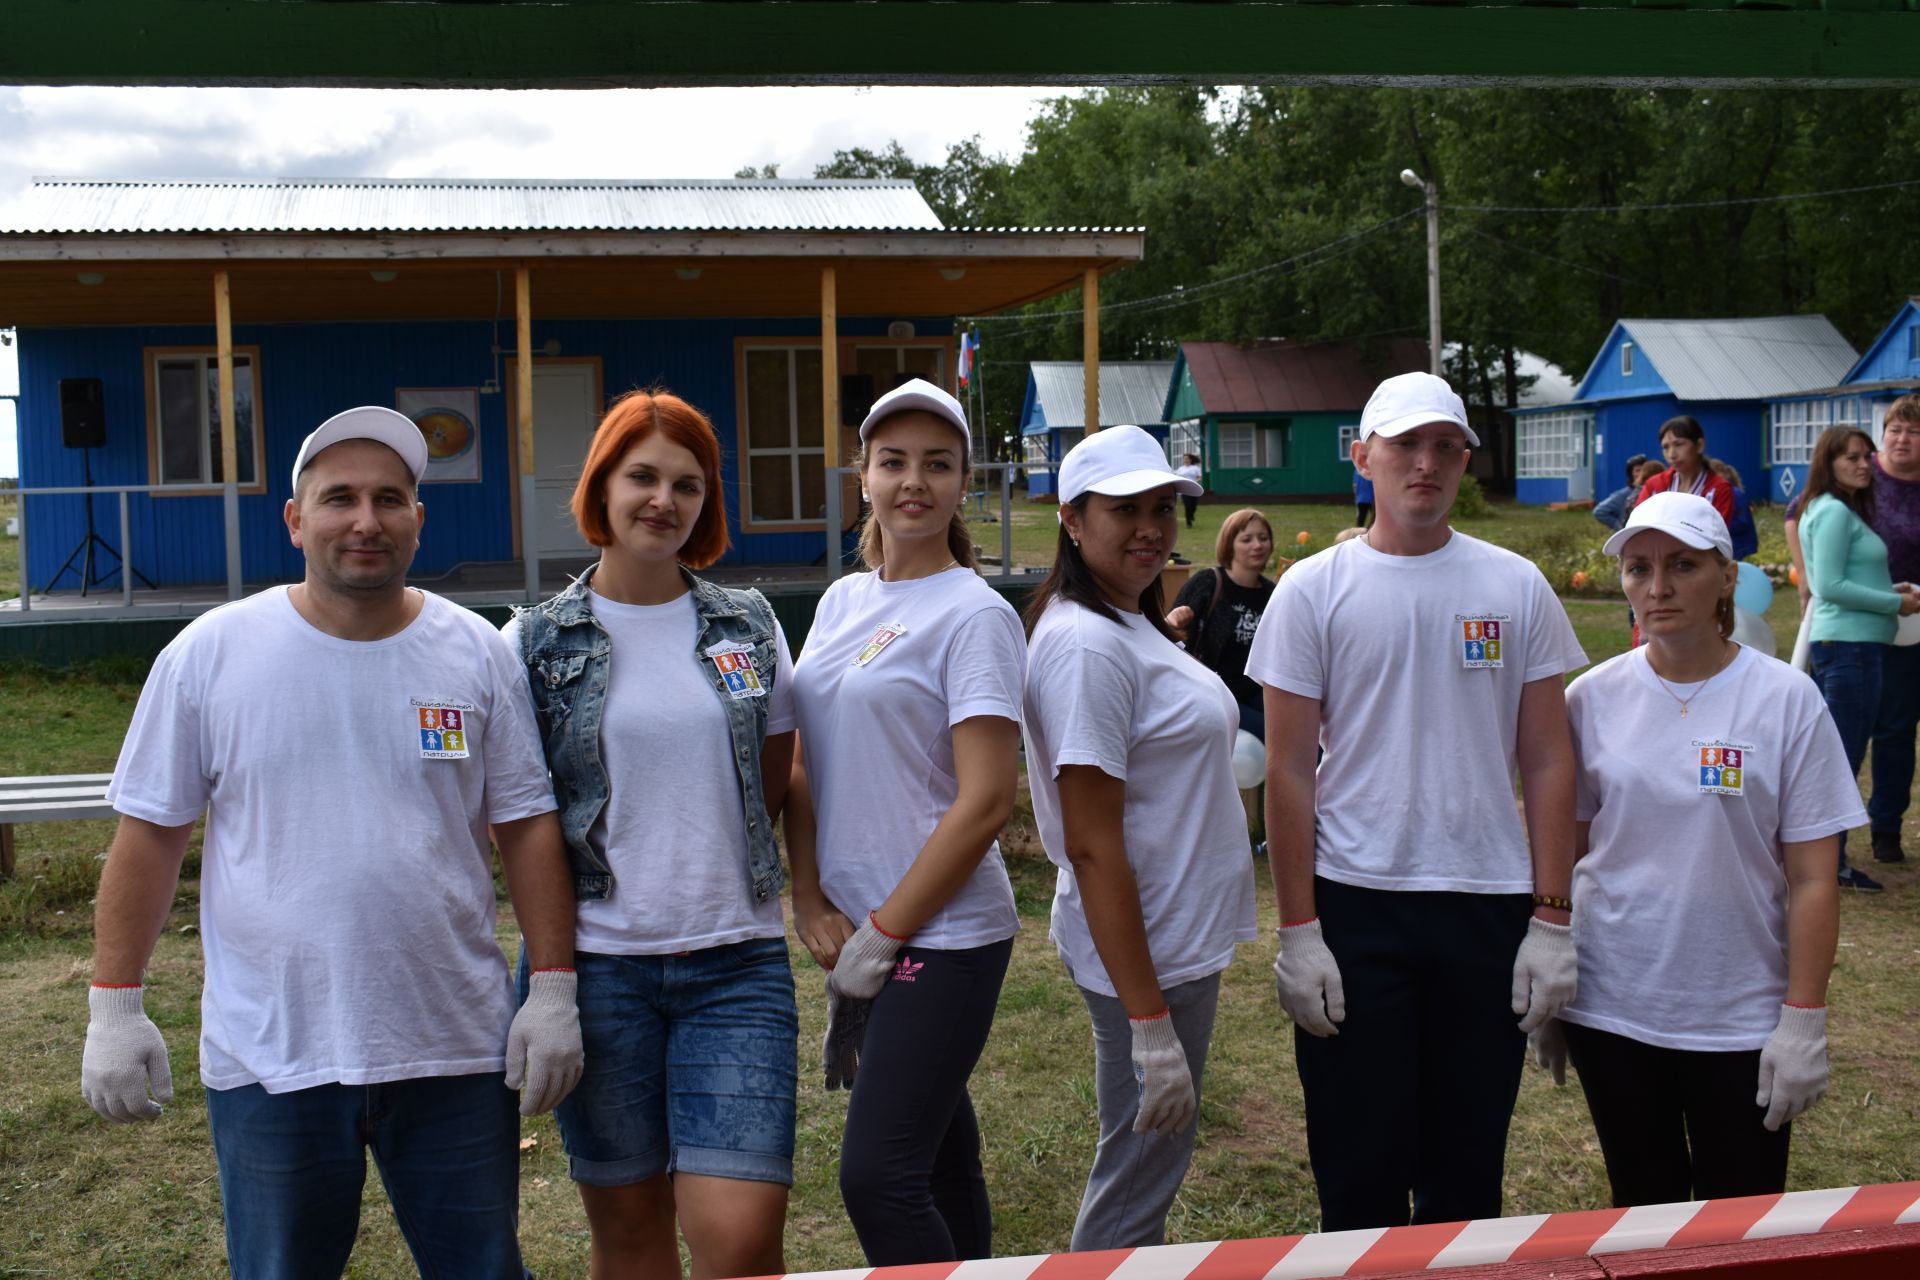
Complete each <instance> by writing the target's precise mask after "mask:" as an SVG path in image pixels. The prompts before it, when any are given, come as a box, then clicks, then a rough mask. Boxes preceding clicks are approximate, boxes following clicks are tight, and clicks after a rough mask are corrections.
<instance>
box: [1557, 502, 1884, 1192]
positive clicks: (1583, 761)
mask: <svg viewBox="0 0 1920 1280" xmlns="http://www.w3.org/2000/svg"><path fill="white" fill-rule="evenodd" d="M1606 549H1607V551H1608V552H1609V553H1611V554H1614V555H1617V556H1619V557H1620V582H1621V586H1622V587H1623V588H1625V590H1626V593H1627V599H1628V601H1629V603H1631V604H1632V605H1633V609H1634V613H1635V615H1636V616H1637V617H1638V618H1639V619H1640V631H1641V634H1642V636H1644V637H1645V639H1646V643H1645V644H1643V645H1642V646H1641V647H1639V648H1637V649H1633V650H1630V651H1629V652H1627V653H1624V654H1622V655H1621V656H1619V657H1617V658H1614V659H1612V660H1610V661H1608V662H1603V663H1601V664H1600V665H1599V666H1597V667H1595V668H1594V669H1593V670H1592V671H1589V672H1588V673H1587V674H1585V675H1583V676H1581V677H1580V678H1579V679H1578V680H1576V681H1574V683H1573V686H1572V688H1571V689H1570V690H1569V691H1568V694H1567V703H1568V709H1569V713H1570V715H1571V718H1572V722H1573V733H1574V745H1575V751H1576V753H1577V755H1578V758H1579V774H1578V780H1577V791H1578V798H1577V802H1576V805H1577V807H1576V813H1575V816H1576V819H1577V824H1578V825H1577V826H1576V828H1575V833H1576V834H1575V851H1576V854H1577V856H1578V858H1579V861H1578V862H1577V863H1576V864H1575V868H1574V875H1573V927H1574V932H1575V934H1576V936H1578V938H1579V939H1580V947H1579V963H1580V981H1579V990H1578V994H1577V995H1576V996H1575V997H1574V999H1573V1001H1572V1003H1570V1004H1569V1005H1567V1007H1566V1008H1565V1009H1563V1010H1562V1011H1561V1013H1560V1017H1559V1022H1549V1023H1547V1024H1545V1025H1544V1026H1543V1027H1542V1028H1540V1030H1539V1031H1537V1032H1535V1034H1534V1036H1533V1050H1534V1056H1535V1059H1536V1060H1537V1061H1539V1062H1540V1063H1541V1065H1543V1066H1546V1067H1548V1068H1549V1069H1551V1070H1553V1071H1554V1073H1555V1076H1556V1078H1560V1079H1563V1078H1564V1072H1565V1067H1564V1064H1565V1060H1566V1055H1567V1053H1568V1052H1569V1051H1570V1052H1571V1054H1572V1057H1573V1064H1574V1066H1575V1067H1576V1068H1577V1069H1578V1071H1579V1073H1580V1084H1581V1087H1582V1088H1583V1089H1584V1090H1585V1091H1586V1095H1587V1105H1588V1107H1589V1109H1590V1110H1591V1111H1592V1113H1593V1123H1594V1128H1595V1129H1596V1130H1597V1131H1598V1133H1599V1135H1600V1147H1601V1151H1602V1153H1603V1154H1604V1155H1605V1157H1606V1162H1607V1176H1608V1178H1609V1179H1610V1180H1611V1182H1612V1184H1613V1198H1614V1203H1615V1204H1617V1205H1633V1204H1656V1203H1666V1202H1669V1201H1679V1200H1688V1199H1695V1198H1698V1199H1706V1198H1710V1197H1724V1196H1745V1195H1761V1194H1767V1193H1772V1192H1778V1191H1781V1190H1783V1189H1784V1188H1785V1186H1786V1178H1787V1143H1788V1132H1789V1131H1788V1122H1789V1121H1791V1120H1792V1119H1793V1118H1794V1117H1795V1116H1797V1115H1799V1114H1800V1113H1801V1112H1803V1111H1805V1110H1806V1109H1807V1108H1808V1107H1810V1106H1812V1105H1813V1104H1814V1103H1815V1102H1817V1101H1818V1100H1819V1099H1820V1096H1821V1095H1822V1094H1823V1093H1825V1092H1826V1088H1827V1040H1826V998H1827V977H1828V975H1829V973H1831V971H1832V969H1833V956H1834V945H1835V939H1836V938H1837V936H1838V934H1839V927H1840V916H1839V890H1838V887H1837V886H1836V885H1835V883H1834V876H1833V866H1834V857H1835V852H1836V843H1837V839H1838V833H1840V832H1843V831H1845V830H1846V829H1847V828H1849V827H1854V826H1859V825H1861V824H1862V823H1864V822H1865V821H1866V814H1865V812H1864V810H1863V809H1862V808H1861V805H1860V792H1859V789H1858V788H1857V787H1856V785H1855V783H1854V779H1853V772H1852V770H1850V769H1849V768H1848V767H1847V759H1846V752H1845V751H1844V750H1843V749H1842V747H1841V744H1840V735H1839V733H1838V732H1837V731H1836V730H1835V728H1834V726H1833V720H1832V718H1831V717H1830V716H1828V715H1827V711H1826V707H1825V705H1824V704H1823V703H1822V702H1821V699H1820V694H1819V691H1818V690H1817V689H1815V688H1814V685H1813V681H1811V680H1809V679H1808V678H1807V677H1806V676H1805V675H1803V674H1801V673H1800V672H1798V671H1795V670H1794V669H1793V668H1792V667H1789V666H1788V665H1787V664H1785V663H1783V662H1776V661H1774V660H1772V659H1770V658H1768V657H1766V656H1764V655H1762V654H1758V653H1754V652H1751V651H1750V650H1748V649H1745V648H1743V647H1742V646H1740V645H1739V644H1736V643H1734V642H1733V641H1732V640H1730V639H1729V638H1728V637H1729V636H1730V635H1731V634H1732V631H1733V590H1734V585H1735V583H1736V582H1737V581H1738V577H1737V575H1736V573H1735V571H1734V570H1735V565H1734V562H1733V557H1732V543H1731V540H1730V538H1729V537H1728V534H1727V527H1726V524H1725V522H1724V521H1723V520H1722V519H1721V518H1720V515H1719V513H1718V512H1717V511H1716V510H1715V509H1714V506H1713V504H1712V503H1710V502H1709V501H1707V499H1705V498H1702V497H1697V496H1695V495H1692V494H1685V493H1658V494H1654V495H1653V496H1651V497H1649V498H1646V499H1645V500H1643V501H1642V502H1641V503H1640V505H1639V506H1637V507H1635V508H1634V510H1633V514H1632V516H1631V517H1630V518H1629V519H1628V521H1627V523H1626V526H1625V527H1624V528H1622V529H1621V530H1620V531H1619V532H1618V533H1615V534H1614V535H1613V536H1612V537H1610V538H1608V539H1607V543H1606ZM1562 1024H1564V1042H1563V1041H1562V1038H1561V1033H1562V1029H1563V1027H1562Z"/></svg>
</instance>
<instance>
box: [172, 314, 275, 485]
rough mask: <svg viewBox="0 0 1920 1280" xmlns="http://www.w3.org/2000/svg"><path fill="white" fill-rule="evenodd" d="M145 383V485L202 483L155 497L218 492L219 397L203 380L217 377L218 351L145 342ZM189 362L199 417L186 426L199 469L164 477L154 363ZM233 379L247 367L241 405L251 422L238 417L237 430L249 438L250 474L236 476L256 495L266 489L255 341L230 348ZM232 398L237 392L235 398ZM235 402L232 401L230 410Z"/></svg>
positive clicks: (260, 393) (260, 386) (261, 382)
mask: <svg viewBox="0 0 1920 1280" xmlns="http://www.w3.org/2000/svg"><path fill="white" fill-rule="evenodd" d="M144 355H145V364H146V383H147V480H148V483H149V484H191V485H204V486H205V488H203V489H199V490H197V491H195V490H174V491H173V492H171V493H157V494H155V495H153V496H154V497H157V498H166V497H190V496H193V494H194V493H195V492H199V493H206V492H215V493H217V492H219V486H220V484H221V477H219V476H217V475H216V474H215V472H216V469H217V468H218V467H219V465H220V445H219V438H218V434H217V432H216V430H215V426H216V421H217V415H218V414H219V411H220V405H219V397H218V395H217V394H214V393H211V392H209V391H208V390H207V388H208V385H209V382H210V381H211V380H212V379H214V378H215V377H217V376H218V370H219V366H220V357H219V353H218V352H216V351H215V350H214V348H212V347H148V348H147V349H146V351H145V352H144ZM168 364H175V365H184V364H191V365H193V366H194V369H195V372H194V385H195V386H196V387H197V388H199V389H201V391H202V394H201V397H200V405H199V408H200V417H199V421H198V422H197V423H195V424H194V425H193V427H192V430H193V431H194V434H195V438H196V440H197V442H198V444H199V451H200V470H199V474H198V475H196V476H195V477H193V478H192V479H181V478H179V477H175V478H174V479H172V480H169V479H167V478H166V474H165V462H164V459H165V458H166V456H167V454H166V444H165V441H163V440H162V439H161V435H162V432H163V430H164V425H165V424H164V423H163V422H162V421H161V413H162V411H163V410H162V405H161V402H160V367H161V366H162V365H168ZM233 365H234V381H235V384H236V386H237V384H238V382H239V374H240V370H241V369H242V368H245V369H247V370H248V371H249V376H250V379H251V381H252V384H253V391H252V397H251V401H250V403H249V404H248V406H247V409H248V412H249V413H250V415H251V419H252V420H251V421H250V422H249V421H245V420H243V421H242V422H241V423H239V424H238V429H239V430H240V431H244V432H246V433H247V435H249V436H250V437H251V438H252V444H253V457H252V462H253V474H252V475H243V476H241V477H240V478H239V480H240V492H241V493H247V494H259V493H265V492H266V491H267V484H266V480H265V478H264V473H265V469H264V467H263V466H262V465H261V460H262V459H263V458H264V457H265V456H266V425H265V421H264V419H265V414H264V413H263V411H262V402H263V400H264V399H265V396H264V394H263V392H262V385H263V378H262V374H261V369H260V348H259V347H257V346H246V347H235V348H234V349H233ZM236 402H237V397H236ZM237 411H238V404H237V403H236V412H237Z"/></svg>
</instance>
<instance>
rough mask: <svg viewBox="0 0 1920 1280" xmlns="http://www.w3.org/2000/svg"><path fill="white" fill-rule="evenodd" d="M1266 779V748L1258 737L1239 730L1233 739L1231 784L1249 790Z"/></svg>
mask: <svg viewBox="0 0 1920 1280" xmlns="http://www.w3.org/2000/svg"><path fill="white" fill-rule="evenodd" d="M1266 780H1267V749H1266V747H1264V746H1262V745H1261V742H1260V739H1258V738H1256V737H1254V736H1253V735H1252V734H1250V733H1248V732H1247V731H1246V730H1245V729H1242V730H1240V736H1239V737H1237V738H1235V739H1234V740H1233V785H1234V786H1236V787H1239V788H1240V789H1241V790H1242V791H1251V790H1253V789H1254V788H1255V787H1257V786H1259V785H1260V784H1261V783H1263V782H1265V781H1266Z"/></svg>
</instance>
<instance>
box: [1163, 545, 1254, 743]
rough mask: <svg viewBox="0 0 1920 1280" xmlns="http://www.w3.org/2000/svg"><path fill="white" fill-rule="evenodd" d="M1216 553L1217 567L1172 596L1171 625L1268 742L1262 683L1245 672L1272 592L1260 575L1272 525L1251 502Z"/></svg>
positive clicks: (1244, 720)
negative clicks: (1230, 694) (1228, 691)
mask: <svg viewBox="0 0 1920 1280" xmlns="http://www.w3.org/2000/svg"><path fill="white" fill-rule="evenodd" d="M1213 558H1214V559H1215V560H1216V561H1218V562H1219V565H1218V567H1217V568H1213V569H1202V570H1200V571H1199V572H1198V573H1195V574H1194V575H1193V576H1192V577H1190V578H1188V579H1187V584H1186V585H1185V586H1183V587H1181V588H1180V593H1179V594H1178V595H1176V596H1175V597H1174V598H1173V608H1172V609H1171V610H1169V611H1168V613H1167V625H1168V626H1169V627H1171V628H1172V629H1173V630H1174V631H1175V632H1176V633H1179V634H1181V635H1184V636H1185V638H1186V642H1187V652H1188V653H1191V654H1193V655H1194V656H1195V657H1196V658H1198V659H1200V661H1201V662H1202V663H1204V664H1205V665H1206V666H1208V667H1210V668H1212V669H1213V670H1214V671H1215V672H1217V673H1218V674H1219V676H1220V678H1221V679H1222V680H1224V681H1226V684H1227V688H1228V689H1230V690H1232V692H1233V700H1234V701H1235V702H1237V703H1239V704H1240V727H1241V728H1242V729H1245V730H1246V731H1247V732H1248V733H1251V734H1252V735H1253V736H1254V737H1256V738H1259V739H1260V740H1261V741H1262V742H1265V741H1266V737H1267V718H1266V712H1265V708H1264V706H1263V703H1262V699H1261V692H1260V686H1259V684H1258V683H1256V682H1255V681H1253V680H1250V679H1248V678H1247V651H1248V650H1249V649H1250V648H1251V647H1252V645H1253V633H1254V630H1255V628H1257V627H1258V626H1259V625H1260V615H1261V614H1262V613H1264V612H1265V611H1266V608H1267V601H1268V600H1270V599H1271V598H1272V597H1273V580H1272V579H1271V578H1267V577H1264V576H1262V570H1264V569H1265V568H1266V567H1267V564H1268V562H1269V561H1271V560H1272V559H1273V526H1272V525H1271V524H1269V523H1267V518H1266V517H1265V516H1263V515H1261V514H1260V513H1259V512H1258V511H1255V510H1254V509H1253V508H1251V507H1248V508H1245V509H1244V510H1240V511H1236V512H1234V513H1233V514H1232V515H1230V516H1228V517H1227V519H1226V522H1225V523H1224V524H1222V525H1221V526H1220V536H1219V537H1218V538H1217V539H1215V540H1214V544H1213Z"/></svg>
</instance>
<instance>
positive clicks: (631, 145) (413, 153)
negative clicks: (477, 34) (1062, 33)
mask: <svg viewBox="0 0 1920 1280" xmlns="http://www.w3.org/2000/svg"><path fill="white" fill-rule="evenodd" d="M1061 92H1062V91H1061V90H1058V89H1017V88H1015V89H1008V88H993V89H952V88H872V89H847V88H805V89H802V88H775V89H632V90H626V89H621V90H603V91H597V92H595V91H566V92H562V91H556V90H548V91H517V92H509V91H505V90H486V91H475V90H370V89H105V88H84V89H45V88H4V87H0V138H4V139H5V140H6V145H5V146H4V147H0V214H4V211H5V207H6V206H7V205H8V204H10V203H12V202H13V201H14V200H15V199H17V198H18V197H19V195H20V193H21V192H22V191H23V190H24V189H25V187H26V184H27V180H28V179H29V178H30V177H34V176H46V175H59V176H63V177H122V178H147V177H194V178H210V177H230V176H236V175H244V176H250V177H271V176H280V177H300V178H327V177H375V178H730V177H732V176H733V175H734V173H735V172H736V171H737V170H739V169H740V168H741V167H742V166H745V165H754V166H759V165H764V164H777V165H779V166H780V172H781V174H782V175H783V176H785V177H789V178H807V177H811V176H813V168H814V166H815V165H816V164H820V163H823V162H825V161H827V160H829V159H831V158H832V156H833V153H834V152H835V151H837V150H844V149H847V148H851V147H856V146H861V147H869V148H875V149H877V148H881V147H884V146H885V145H886V144H887V142H888V140H889V139H897V140H899V142H900V144H901V145H902V146H904V147H905V148H906V149H907V151H908V153H909V154H911V155H912V156H914V157H915V158H916V159H918V160H921V161H926V162H935V163H937V162H939V161H941V160H943V159H945V157H946V153H947V148H948V146H950V145H951V144H953V143H955V142H958V141H961V140H963V139H965V138H969V137H972V136H974V135H976V134H977V135H979V137H980V141H981V145H982V146H983V147H984V148H985V149H986V150H988V151H989V152H1006V153H1013V152H1017V151H1019V150H1020V149H1021V147H1022V146H1023V145H1024V144H1025V137H1026V135H1025V125H1026V122H1027V121H1028V120H1029V119H1031V118H1032V116H1033V115H1034V114H1035V112H1036V111H1037V109H1038V108H1037V105H1036V104H1037V103H1038V102H1039V101H1041V100H1042V99H1045V98H1048V97H1054V96H1058V95H1059V94H1060V93H1061ZM29 340H31V335H29ZM15 350H16V348H13V347H0V397H5V396H10V395H13V394H15V392H14V383H13V381H12V378H13V355H14V352H15ZM12 410H13V406H12V404H11V402H8V401H4V400H0V476H11V475H17V474H19V464H18V461H17V455H16V452H15V433H14V430H13V422H12Z"/></svg>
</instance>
